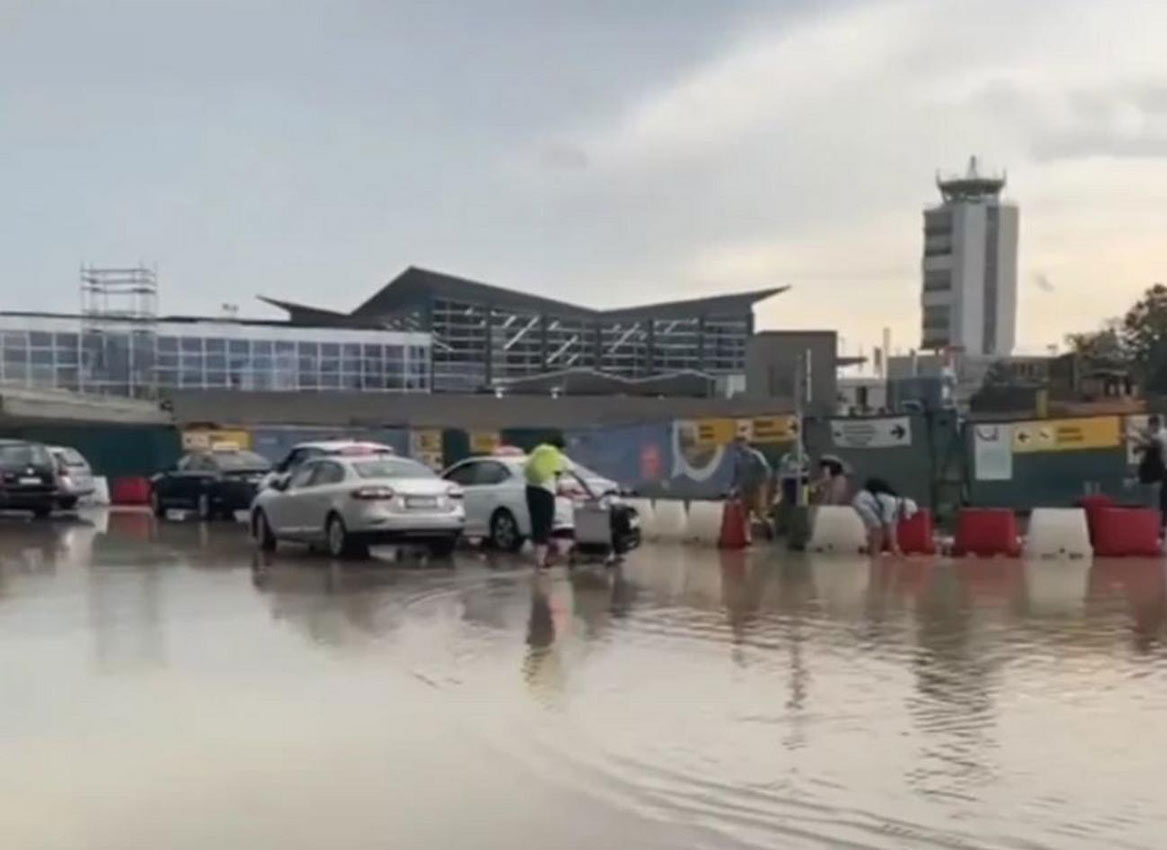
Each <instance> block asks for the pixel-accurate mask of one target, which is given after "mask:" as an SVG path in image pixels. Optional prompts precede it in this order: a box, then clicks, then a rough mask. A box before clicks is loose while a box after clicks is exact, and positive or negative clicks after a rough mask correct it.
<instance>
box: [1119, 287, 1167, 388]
mask: <svg viewBox="0 0 1167 850" xmlns="http://www.w3.org/2000/svg"><path fill="white" fill-rule="evenodd" d="M1121 335H1122V344H1123V348H1124V349H1126V351H1127V352H1128V353H1129V355H1130V358H1131V360H1133V361H1134V362H1135V363H1137V364H1139V365H1140V366H1142V367H1143V368H1144V369H1145V368H1148V367H1150V366H1152V365H1153V363H1154V361H1157V360H1158V359H1159V357H1160V354H1161V352H1162V350H1163V347H1164V344H1165V343H1167V286H1164V285H1163V284H1161V283H1156V284H1155V285H1154V286H1152V287H1151V288H1150V289H1148V290H1147V291H1146V292H1144V293H1143V297H1142V298H1140V299H1139V300H1138V301H1136V302H1135V305H1134V306H1133V307H1131V308H1130V309H1129V310H1127V312H1126V315H1125V316H1123V317H1122V329H1121Z"/></svg>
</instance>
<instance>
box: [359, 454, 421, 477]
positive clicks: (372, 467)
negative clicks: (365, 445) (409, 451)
mask: <svg viewBox="0 0 1167 850" xmlns="http://www.w3.org/2000/svg"><path fill="white" fill-rule="evenodd" d="M353 469H354V470H356V473H357V475H359V476H360V477H361V478H437V477H438V476H437V473H435V472H434V471H433V470H432V469H430V468H429V467H426V466H422V465H421V464H420V463H418V462H417V461H416V460H409V459H408V458H403V457H399V458H392V459H389V458H384V459H378V460H364V461H361V462H359V463H354V464H353Z"/></svg>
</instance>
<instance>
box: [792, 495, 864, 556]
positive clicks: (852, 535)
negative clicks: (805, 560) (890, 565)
mask: <svg viewBox="0 0 1167 850" xmlns="http://www.w3.org/2000/svg"><path fill="white" fill-rule="evenodd" d="M866 545H867V530H866V529H865V528H864V527H863V520H861V519H859V514H857V513H855V509H854V508H852V507H850V506H843V505H821V506H820V507H817V508H815V509H814V510H813V511H812V512H811V532H810V542H809V543H807V544H806V549H807V551H808V552H841V553H846V554H849V555H853V554H855V553H856V552H860V551H862V550H863V548H864V547H865V546H866Z"/></svg>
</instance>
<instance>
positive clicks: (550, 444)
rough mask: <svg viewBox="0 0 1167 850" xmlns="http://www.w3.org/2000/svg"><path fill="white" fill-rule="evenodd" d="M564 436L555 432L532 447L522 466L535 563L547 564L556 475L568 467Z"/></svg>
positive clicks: (557, 484)
mask: <svg viewBox="0 0 1167 850" xmlns="http://www.w3.org/2000/svg"><path fill="white" fill-rule="evenodd" d="M563 447H564V442H563V437H560V436H555V437H552V438H550V439H548V440H547V441H546V442H544V443H541V444H540V445H538V446H536V447H535V450H534V451H532V452H531V454H530V455H528V456H527V463H526V465H525V466H524V467H523V474H524V477H525V478H526V479H527V513H528V514H530V517H531V542H532V543H533V544H534V546H535V566H537V567H538V568H539V569H546V568H547V553H548V551H549V545H548V544H549V542H550V540H551V532H552V529H553V526H554V525H555V496H556V494H557V493H558V490H559V478H560V476H562V475H564V474H565V473H567V472H570V471H571V461H570V460H568V459H567V455H565V454H564V453H563Z"/></svg>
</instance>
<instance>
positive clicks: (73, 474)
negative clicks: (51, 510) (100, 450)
mask: <svg viewBox="0 0 1167 850" xmlns="http://www.w3.org/2000/svg"><path fill="white" fill-rule="evenodd" d="M45 448H47V449H48V450H49V454H51V455H52V456H53V461H54V462H55V463H56V465H57V507H59V508H60V509H61V510H63V511H68V510H72V509H73V508H75V507H77V503H78V502H79V501H81V500H82V499H84V498H85V497H87V496H92V495H93V492H94V490H95V489H96V487H95V485H94V483H93V470H92V469H90V468H89V461H87V460H86V459H85V457H84V456H83V455H82V454H81V452H79V451H77V450H76V449H73V448H69V447H68V446H46V447H45Z"/></svg>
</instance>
